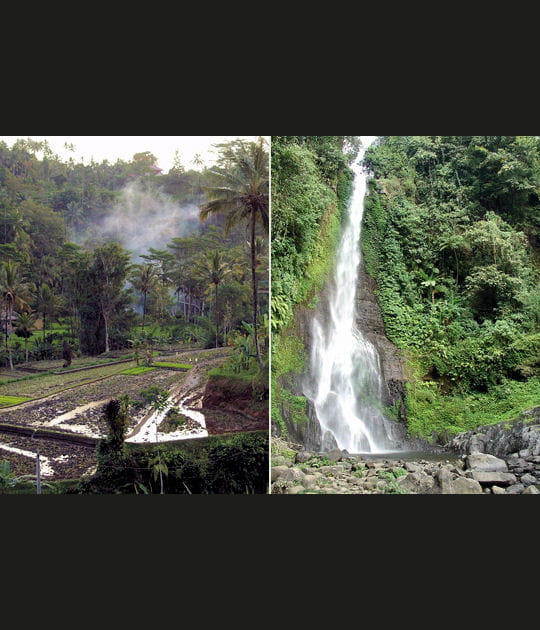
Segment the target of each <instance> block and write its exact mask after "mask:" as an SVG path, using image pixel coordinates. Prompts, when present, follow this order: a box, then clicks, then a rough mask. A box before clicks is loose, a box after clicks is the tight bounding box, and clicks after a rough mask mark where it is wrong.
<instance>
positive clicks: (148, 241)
mask: <svg viewBox="0 0 540 630" xmlns="http://www.w3.org/2000/svg"><path fill="white" fill-rule="evenodd" d="M199 223H200V222H199V207H198V206H197V205H196V204H193V203H192V204H183V205H181V204H179V203H178V202H176V201H174V199H172V198H171V197H170V196H169V195H167V194H165V193H163V192H161V191H158V190H155V189H152V188H148V187H146V186H145V185H144V183H143V182H141V181H139V180H137V181H133V182H130V183H129V184H128V185H127V186H126V187H125V188H124V189H123V190H122V193H121V196H120V198H119V199H118V200H117V202H116V203H115V205H114V206H112V207H111V209H110V210H109V212H108V213H107V214H106V216H105V217H104V218H103V219H102V220H101V221H100V222H99V224H98V225H97V226H94V230H95V231H96V235H98V236H99V237H100V238H102V239H104V240H107V241H110V240H114V241H118V242H119V243H120V244H121V245H122V247H124V248H125V249H127V250H129V251H131V252H132V255H133V257H136V256H140V255H141V254H146V253H147V252H148V250H149V249H150V248H151V247H152V248H155V249H164V248H165V247H166V245H167V244H168V243H170V242H171V239H173V238H175V237H185V236H189V235H190V234H192V233H193V232H194V231H195V230H196V229H197V227H198V225H199Z"/></svg>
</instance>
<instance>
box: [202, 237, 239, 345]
mask: <svg viewBox="0 0 540 630" xmlns="http://www.w3.org/2000/svg"><path fill="white" fill-rule="evenodd" d="M230 273H231V266H230V262H229V261H228V260H226V258H225V257H224V255H223V253H222V252H220V251H219V250H217V249H216V250H214V251H211V252H205V253H204V254H203V255H202V256H201V258H200V259H199V260H198V262H197V264H196V272H195V275H196V276H197V277H199V278H200V279H201V280H202V281H203V282H210V283H211V284H213V285H214V291H215V293H214V318H215V323H216V348H217V347H218V325H219V317H218V288H219V285H220V284H221V283H222V282H223V280H224V279H225V278H226V277H227V276H228V275H229V274H230Z"/></svg>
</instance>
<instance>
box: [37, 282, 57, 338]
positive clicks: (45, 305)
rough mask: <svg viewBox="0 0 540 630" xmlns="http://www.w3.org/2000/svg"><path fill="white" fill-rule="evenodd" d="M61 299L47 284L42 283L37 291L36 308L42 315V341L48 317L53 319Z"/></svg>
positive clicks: (45, 332)
mask: <svg viewBox="0 0 540 630" xmlns="http://www.w3.org/2000/svg"><path fill="white" fill-rule="evenodd" d="M60 305H61V300H60V298H59V297H58V296H57V295H56V294H55V293H54V292H53V290H52V289H51V287H50V286H49V285H48V284H45V283H44V284H42V285H41V287H40V289H39V291H38V293H37V310H38V312H39V313H41V315H42V316H43V341H45V336H46V334H47V321H48V319H50V320H52V321H54V320H55V319H56V317H57V315H58V311H59V310H60Z"/></svg>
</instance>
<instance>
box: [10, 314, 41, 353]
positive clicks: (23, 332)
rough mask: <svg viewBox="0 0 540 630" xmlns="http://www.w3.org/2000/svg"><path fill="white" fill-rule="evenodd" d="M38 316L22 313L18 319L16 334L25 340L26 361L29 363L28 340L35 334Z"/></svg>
mask: <svg viewBox="0 0 540 630" xmlns="http://www.w3.org/2000/svg"><path fill="white" fill-rule="evenodd" d="M35 323H36V314H35V313H32V312H31V311H25V312H24V313H20V314H19V317H18V319H17V325H16V328H15V334H16V335H17V337H22V338H23V339H24V353H25V361H26V363H28V339H30V337H31V336H32V335H33V334H34V328H35Z"/></svg>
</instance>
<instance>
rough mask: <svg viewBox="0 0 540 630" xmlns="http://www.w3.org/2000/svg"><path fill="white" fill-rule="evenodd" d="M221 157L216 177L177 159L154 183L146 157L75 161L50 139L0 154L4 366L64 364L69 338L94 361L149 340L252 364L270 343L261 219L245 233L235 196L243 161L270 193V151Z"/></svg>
mask: <svg viewBox="0 0 540 630" xmlns="http://www.w3.org/2000/svg"><path fill="white" fill-rule="evenodd" d="M261 141H262V139H261ZM219 151H220V154H219V155H220V158H219V162H218V164H216V165H215V166H214V167H213V168H208V167H205V166H204V164H203V163H202V161H201V160H200V159H197V160H194V161H193V164H192V166H193V167H195V168H187V167H186V166H184V165H183V164H182V162H181V157H180V155H179V154H177V159H176V162H175V164H174V166H173V168H171V170H170V171H169V172H168V173H162V172H161V169H159V167H158V166H157V165H156V157H155V156H154V155H152V154H151V153H149V152H144V151H143V152H141V153H137V154H135V155H134V156H133V159H132V160H131V161H130V162H125V161H122V160H118V161H117V162H116V163H114V164H111V163H109V162H107V161H104V162H102V163H96V162H93V161H92V162H91V163H90V164H83V163H78V162H75V161H74V160H73V159H70V160H68V161H65V160H64V161H63V160H61V159H60V158H59V157H58V156H57V155H55V154H54V153H53V152H52V151H51V149H50V148H49V146H48V145H47V143H46V142H34V141H32V140H23V139H20V140H18V141H17V142H16V143H15V144H14V145H13V146H12V147H11V148H10V147H8V146H7V145H6V144H5V143H0V291H1V297H2V304H1V305H2V311H1V315H2V331H3V343H2V348H1V350H0V365H2V366H8V367H10V368H13V365H14V364H18V363H22V362H28V361H29V360H39V359H58V358H60V357H61V356H62V341H63V340H68V341H69V343H70V345H71V347H72V349H73V350H74V352H76V353H77V352H79V353H82V354H90V355H96V354H100V353H102V352H108V351H111V350H115V349H121V348H128V347H131V346H132V345H133V343H134V342H137V340H138V341H142V340H147V339H150V340H153V341H154V342H161V343H164V342H175V343H182V342H183V343H186V344H191V345H194V346H199V347H209V348H210V347H217V346H218V345H219V346H221V345H226V344H232V343H233V342H234V343H236V344H237V345H238V347H239V352H241V348H240V346H241V345H242V344H243V346H244V347H245V348H246V350H245V351H246V352H247V353H248V354H249V353H251V354H254V353H255V350H254V348H255V346H256V345H263V344H264V343H265V341H264V339H265V338H266V332H265V331H266V320H265V319H264V317H263V315H264V314H265V312H266V310H267V306H268V252H267V250H268V244H267V239H266V238H265V236H266V225H267V218H266V217H265V215H264V213H262V212H255V214H254V215H253V216H254V221H253V223H254V226H255V227H254V231H252V230H251V228H250V226H251V224H252V220H251V218H252V215H251V214H250V213H251V210H250V211H249V212H248V213H247V214H246V215H245V216H244V215H242V216H241V215H240V214H239V213H238V212H237V211H235V210H234V203H235V200H234V199H233V196H234V193H235V186H236V187H237V190H236V193H235V194H237V196H240V195H242V194H244V193H245V187H246V186H248V185H251V183H248V182H247V178H248V176H249V174H248V173H247V171H246V169H245V163H247V162H249V160H252V161H253V162H254V164H255V167H254V168H255V169H257V168H258V169H260V173H261V174H262V176H259V175H258V177H259V179H258V181H259V183H260V182H262V185H264V176H266V177H267V170H268V153H267V151H266V149H265V148H264V147H263V146H262V144H261V145H260V146H259V147H258V148H257V147H256V146H255V143H253V147H250V146H249V145H243V144H242V143H241V142H239V141H234V142H231V143H227V144H224V145H222V146H221V147H220V148H219ZM257 160H258V162H257ZM195 162H196V163H195ZM242 168H244V171H243V172H242V173H240V174H239V170H240V171H241V170H242ZM233 180H234V182H233ZM231 182H232V183H231ZM265 185H266V186H268V183H267V180H266V184H265ZM242 186H244V189H242ZM226 187H229V190H228V191H227V192H225V193H224V192H223V190H224V189H225V188H226ZM220 190H221V192H220ZM231 191H232V192H231ZM263 192H264V191H263ZM265 194H267V193H265ZM220 195H221V196H220ZM204 208H206V212H205V213H203V214H201V210H204ZM235 213H236V214H235ZM226 227H227V228H230V229H228V230H226V229H225V228H226ZM253 273H254V274H255V279H256V282H255V288H256V289H257V294H256V295H255V296H254V293H253V290H254V282H253ZM254 300H255V302H254ZM254 306H256V307H257V315H258V317H257V321H256V322H255V328H256V331H255V332H256V333H257V334H256V335H255V339H254V338H253V337H254V335H253V331H252V330H251V332H250V326H251V328H253V323H254V320H253V312H254ZM259 318H260V320H261V321H260V322H259V321H258V319H259ZM243 322H245V324H243ZM259 324H260V329H259V326H258V325H259ZM259 336H260V337H261V339H260V340H259ZM248 337H249V338H250V340H249V341H248ZM248 346H249V348H248Z"/></svg>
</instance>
